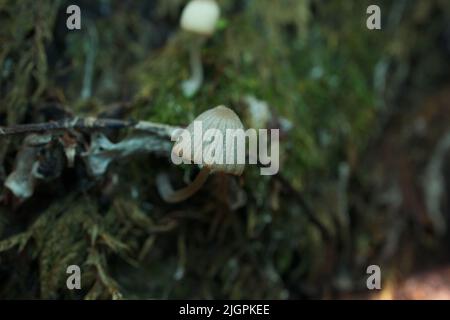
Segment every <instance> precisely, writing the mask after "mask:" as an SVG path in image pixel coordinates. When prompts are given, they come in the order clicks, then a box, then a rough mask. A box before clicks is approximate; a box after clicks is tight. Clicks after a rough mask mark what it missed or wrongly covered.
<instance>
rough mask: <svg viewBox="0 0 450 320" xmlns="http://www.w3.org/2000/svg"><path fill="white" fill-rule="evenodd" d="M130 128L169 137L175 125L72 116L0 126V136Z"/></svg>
mask: <svg viewBox="0 0 450 320" xmlns="http://www.w3.org/2000/svg"><path fill="white" fill-rule="evenodd" d="M125 128H130V129H134V130H138V131H144V132H147V133H151V134H155V135H159V136H162V137H170V136H171V134H172V133H173V131H174V130H176V129H177V127H173V126H169V125H166V124H161V123H155V122H148V121H124V120H118V119H98V118H92V117H88V118H73V119H63V120H59V121H52V122H44V123H30V124H18V125H14V126H11V127H0V138H1V137H5V136H11V135H17V134H29V133H45V132H52V131H64V130H71V129H79V130H82V129H85V130H87V129H91V130H92V129H125Z"/></svg>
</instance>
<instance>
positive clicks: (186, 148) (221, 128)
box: [156, 106, 245, 203]
mask: <svg viewBox="0 0 450 320" xmlns="http://www.w3.org/2000/svg"><path fill="white" fill-rule="evenodd" d="M196 123H197V124H198V123H201V124H202V130H203V132H204V133H207V132H208V130H209V131H210V132H216V133H217V135H215V137H213V136H211V137H207V135H206V134H205V135H204V136H202V137H200V139H196V137H195V136H194V135H195V134H198V133H197V132H196V128H195V126H196ZM228 129H231V130H239V129H240V130H243V129H244V126H243V124H242V122H241V120H240V119H239V117H238V116H237V114H236V113H235V112H234V111H233V110H231V109H229V108H227V107H225V106H218V107H215V108H213V109H210V110H208V111H205V112H204V113H202V114H200V115H199V116H198V117H197V118H196V119H195V120H194V121H193V122H192V123H191V124H190V125H189V126H188V127H187V128H186V129H185V130H186V131H185V133H186V134H188V135H189V136H190V139H182V140H179V141H177V142H176V143H175V145H174V147H173V149H172V153H173V154H174V155H176V156H177V157H181V158H182V159H183V160H185V161H187V162H189V163H196V164H199V166H200V167H201V168H202V169H201V171H200V173H199V174H198V175H197V176H196V178H195V179H194V181H193V182H192V183H191V184H189V185H188V186H186V187H185V188H182V189H180V190H177V191H174V190H173V188H172V186H171V184H170V181H169V178H168V176H167V174H165V173H161V174H159V175H158V176H157V178H156V185H157V187H158V191H159V193H160V195H161V197H162V198H163V199H164V200H165V201H166V202H170V203H174V202H180V201H183V200H186V199H187V198H189V197H191V196H192V195H193V194H194V193H196V192H197V191H198V190H199V189H200V188H201V187H202V185H203V184H204V183H205V181H206V179H207V177H208V175H209V174H210V173H214V172H223V173H227V174H232V175H237V176H239V175H241V174H242V173H243V171H244V167H245V163H238V162H237V161H234V162H232V163H226V162H227V161H226V159H227V156H232V157H233V158H232V159H238V158H239V157H238V154H237V153H238V152H239V151H238V149H237V146H236V144H231V145H229V144H227V143H226V139H225V137H226V134H227V130H228ZM218 136H221V137H222V138H221V139H217V137H218ZM211 138H213V139H211ZM200 144H201V145H200ZM191 151H192V152H191ZM217 159H221V160H220V161H215V160H217Z"/></svg>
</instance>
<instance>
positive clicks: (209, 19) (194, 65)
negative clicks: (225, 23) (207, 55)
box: [180, 0, 220, 97]
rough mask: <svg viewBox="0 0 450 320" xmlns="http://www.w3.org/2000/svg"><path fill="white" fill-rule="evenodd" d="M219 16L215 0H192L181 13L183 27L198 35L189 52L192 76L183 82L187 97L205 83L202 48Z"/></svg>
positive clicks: (182, 85) (182, 86)
mask: <svg viewBox="0 0 450 320" xmlns="http://www.w3.org/2000/svg"><path fill="white" fill-rule="evenodd" d="M219 16H220V8H219V5H218V4H217V3H216V2H215V1H214V0H191V1H190V2H189V3H188V4H187V5H186V7H185V8H184V10H183V12H182V14H181V19H180V25H181V28H182V29H183V30H186V31H188V32H190V33H194V34H195V35H196V39H194V40H193V41H192V43H191V45H190V52H189V54H190V65H191V77H190V78H189V79H188V80H185V81H183V83H182V84H181V88H182V90H183V94H184V95H185V96H186V97H192V96H194V95H195V94H196V93H197V91H198V90H199V89H200V87H201V85H202V83H203V66H202V61H201V56H200V49H201V45H202V43H203V41H204V39H205V38H206V37H209V36H211V35H212V34H213V33H214V30H215V27H216V24H217V21H218V20H219Z"/></svg>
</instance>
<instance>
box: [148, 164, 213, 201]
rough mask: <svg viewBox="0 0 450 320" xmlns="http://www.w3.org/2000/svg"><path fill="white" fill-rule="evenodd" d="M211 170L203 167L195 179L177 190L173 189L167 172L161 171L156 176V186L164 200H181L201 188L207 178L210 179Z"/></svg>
mask: <svg viewBox="0 0 450 320" xmlns="http://www.w3.org/2000/svg"><path fill="white" fill-rule="evenodd" d="M210 172H211V171H210V170H209V169H208V168H206V167H203V168H202V169H201V170H200V173H199V174H198V175H197V176H196V177H195V179H194V181H192V182H191V183H190V184H189V185H187V186H186V187H184V188H182V189H180V190H176V191H175V190H173V188H172V185H171V183H170V181H169V176H168V175H167V173H160V174H158V175H157V176H156V187H157V188H158V192H159V194H160V195H161V198H163V199H164V201H166V202H168V203H176V202H181V201H184V200H186V199H188V198H190V197H191V196H192V195H194V194H195V193H196V192H197V191H198V190H200V188H201V187H202V186H203V184H204V183H205V182H206V179H208V176H209V173H210Z"/></svg>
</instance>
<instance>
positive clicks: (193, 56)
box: [181, 41, 203, 98]
mask: <svg viewBox="0 0 450 320" xmlns="http://www.w3.org/2000/svg"><path fill="white" fill-rule="evenodd" d="M201 44H202V43H201V41H194V42H193V43H192V45H191V47H190V49H189V59H190V67H191V77H190V78H189V79H187V80H185V81H183V83H182V84H181V89H182V90H183V94H184V95H185V96H186V97H188V98H190V97H192V96H194V95H195V94H196V93H197V91H198V90H199V89H200V87H201V86H202V84H203V65H202V59H201V55H200V48H201Z"/></svg>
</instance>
